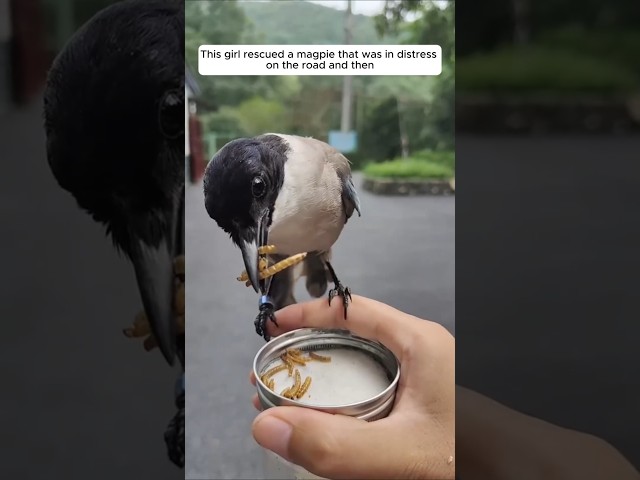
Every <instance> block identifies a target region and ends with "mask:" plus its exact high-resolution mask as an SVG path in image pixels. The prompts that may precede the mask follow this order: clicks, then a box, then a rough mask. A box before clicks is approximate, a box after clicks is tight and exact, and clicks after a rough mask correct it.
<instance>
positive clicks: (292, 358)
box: [289, 355, 307, 367]
mask: <svg viewBox="0 0 640 480" xmlns="http://www.w3.org/2000/svg"><path fill="white" fill-rule="evenodd" d="M289 360H291V361H292V362H293V363H296V364H298V365H302V366H303V367H306V366H307V363H306V362H305V361H304V359H302V358H298V357H292V356H291V355H290V356H289Z"/></svg>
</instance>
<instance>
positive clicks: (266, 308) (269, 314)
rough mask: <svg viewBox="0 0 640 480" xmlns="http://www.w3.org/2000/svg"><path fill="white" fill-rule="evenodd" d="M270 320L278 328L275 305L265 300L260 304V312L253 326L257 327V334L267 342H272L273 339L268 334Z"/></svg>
mask: <svg viewBox="0 0 640 480" xmlns="http://www.w3.org/2000/svg"><path fill="white" fill-rule="evenodd" d="M269 320H270V321H272V322H273V324H274V325H275V326H276V327H277V326H278V322H277V321H276V315H275V309H274V306H273V304H272V303H271V302H270V301H264V300H263V301H262V303H261V304H260V312H259V313H258V316H257V317H256V320H255V322H253V324H254V325H255V327H256V333H257V334H258V335H260V336H261V337H262V338H264V340H265V341H266V342H268V341H269V340H271V337H270V336H269V334H268V333H267V321H269Z"/></svg>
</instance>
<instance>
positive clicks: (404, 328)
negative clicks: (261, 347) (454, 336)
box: [267, 295, 433, 358]
mask: <svg viewBox="0 0 640 480" xmlns="http://www.w3.org/2000/svg"><path fill="white" fill-rule="evenodd" d="M276 321H277V322H278V326H277V327H276V326H275V325H273V324H271V325H269V326H268V327H267V328H268V329H269V333H270V334H271V335H272V336H276V335H280V334H282V333H285V332H288V331H290V330H294V329H297V328H303V327H313V328H343V329H347V330H349V331H351V332H353V333H355V334H356V335H359V336H361V337H364V338H368V339H370V340H377V341H379V342H380V343H382V344H383V345H385V346H386V347H387V348H389V349H390V350H391V351H392V352H393V353H394V354H395V355H396V356H397V357H398V358H401V357H402V353H403V352H404V351H406V349H407V348H408V347H409V345H411V344H412V343H413V341H414V340H415V337H416V336H422V333H423V332H424V328H425V326H426V324H433V323H432V322H429V321H427V320H419V319H417V318H416V317H413V316H411V315H408V314H406V313H404V312H401V311H400V310H396V309H395V308H393V307H390V306H389V305H386V304H384V303H381V302H377V301H375V300H371V299H369V298H366V297H361V296H359V295H353V300H352V302H351V304H350V305H349V308H348V310H347V318H346V319H345V318H344V309H343V306H342V303H341V302H336V301H334V302H332V304H331V305H330V306H329V305H328V304H327V299H326V298H324V299H317V300H312V301H310V302H305V303H297V304H294V305H290V306H288V307H285V308H283V309H282V310H279V311H278V312H276ZM269 323H271V322H269Z"/></svg>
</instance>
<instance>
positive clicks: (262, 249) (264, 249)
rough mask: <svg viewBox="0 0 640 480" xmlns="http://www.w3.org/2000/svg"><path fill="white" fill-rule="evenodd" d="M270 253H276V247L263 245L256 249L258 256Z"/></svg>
mask: <svg viewBox="0 0 640 480" xmlns="http://www.w3.org/2000/svg"><path fill="white" fill-rule="evenodd" d="M271 253H276V246H275V245H263V246H261V247H258V254H259V255H269V254H271Z"/></svg>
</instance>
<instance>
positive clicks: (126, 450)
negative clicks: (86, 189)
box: [0, 101, 184, 480]
mask: <svg viewBox="0 0 640 480" xmlns="http://www.w3.org/2000/svg"><path fill="white" fill-rule="evenodd" d="M44 145H45V144H44V133H43V131H42V110H41V105H40V102H39V101H37V102H35V103H33V104H32V105H30V106H29V107H28V108H24V109H21V110H18V111H14V112H11V113H5V114H2V115H0V146H1V154H0V160H1V162H2V174H0V218H2V227H1V228H2V236H0V238H1V240H0V242H1V245H2V250H1V251H2V252H3V256H2V278H3V281H2V288H1V289H0V318H1V319H2V334H1V335H0V363H1V364H2V370H1V373H2V381H3V385H4V387H3V388H4V389H3V395H2V399H1V400H0V411H1V412H2V418H3V419H2V430H3V438H4V439H5V440H7V441H6V442H5V443H4V444H3V455H2V457H3V461H2V465H1V466H0V472H1V474H0V477H2V478H26V479H30V478H48V477H52V476H54V477H61V478H87V477H88V478H94V479H109V480H112V479H114V478H124V477H127V478H129V477H131V478H154V479H178V478H184V477H183V472H182V471H180V470H179V469H178V468H176V467H174V466H173V465H172V464H171V463H170V462H169V460H168V459H167V456H166V454H165V445H164V441H163V434H164V429H165V427H166V425H167V423H168V421H169V419H170V418H171V416H172V415H173V414H174V413H175V409H174V406H173V404H172V403H173V382H174V381H175V378H176V372H174V371H171V370H170V369H169V367H168V366H166V363H165V362H164V360H163V359H162V356H161V355H160V353H158V352H157V351H156V352H154V353H150V354H147V353H146V352H145V351H144V350H143V349H142V347H141V345H139V344H137V343H134V342H132V341H131V340H127V339H126V338H124V337H123V335H122V327H123V326H126V325H128V324H129V322H130V321H131V319H132V318H133V315H134V314H135V313H136V312H137V311H138V310H139V309H140V305H141V303H140V300H139V294H138V291H137V288H136V284H135V278H134V274H133V270H132V268H131V267H130V265H129V264H128V262H126V261H124V260H123V259H122V258H119V257H118V255H117V254H116V253H115V251H114V250H113V248H112V246H111V241H110V240H108V239H107V238H106V237H105V236H104V230H103V229H102V228H101V227H99V226H98V225H96V224H95V223H93V221H92V220H91V219H90V218H89V216H88V215H86V214H84V213H83V212H81V211H80V210H79V209H78V208H77V206H76V205H75V202H74V201H73V199H72V198H71V196H70V195H69V194H68V193H66V192H64V191H63V190H61V189H60V188H59V187H58V185H57V184H56V182H55V180H54V179H53V176H52V175H51V172H50V171H49V167H48V165H47V161H46V157H45V148H44Z"/></svg>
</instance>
